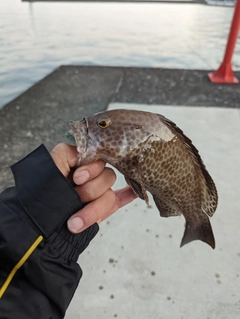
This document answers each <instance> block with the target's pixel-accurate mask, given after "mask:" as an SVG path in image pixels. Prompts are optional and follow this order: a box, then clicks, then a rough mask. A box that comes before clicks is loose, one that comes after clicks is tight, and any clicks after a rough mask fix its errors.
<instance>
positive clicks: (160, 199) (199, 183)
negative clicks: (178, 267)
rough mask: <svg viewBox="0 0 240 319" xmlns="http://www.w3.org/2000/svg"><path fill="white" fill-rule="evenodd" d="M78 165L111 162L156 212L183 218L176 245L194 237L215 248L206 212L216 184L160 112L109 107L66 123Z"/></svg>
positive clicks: (212, 202) (185, 139) (214, 204)
mask: <svg viewBox="0 0 240 319" xmlns="http://www.w3.org/2000/svg"><path fill="white" fill-rule="evenodd" d="M70 127H71V130H69V131H68V132H67V133H66V136H67V137H68V138H69V139H70V140H71V141H72V142H74V143H75V145H76V147H77V151H78V155H79V160H78V165H86V164H88V163H90V162H93V161H96V160H99V159H101V160H103V161H104V162H106V163H108V164H110V165H112V166H113V167H115V168H116V169H117V170H118V171H119V172H120V173H122V174H123V175H124V177H125V180H126V182H127V184H128V185H130V186H131V188H132V189H133V191H134V192H135V193H136V194H137V195H138V197H139V198H141V199H142V200H144V201H145V202H146V203H147V204H148V203H149V197H148V193H147V192H149V193H150V194H151V195H152V197H153V200H154V202H155V204H156V207H157V209H158V210H159V213H160V216H161V217H170V216H180V215H183V216H184V218H185V221H186V222H185V230H184V234H183V237H182V241H181V244H180V247H182V246H184V245H185V244H187V243H190V242H192V241H194V240H201V241H202V242H204V243H206V244H208V245H210V246H211V247H212V248H213V249H214V248H215V238H214V234H213V230H212V227H211V223H210V219H209V217H212V216H213V214H214V212H215V211H216V208H217V204H218V194H217V189H216V186H215V183H214V181H213V179H212V177H211V176H210V174H209V173H208V171H207V169H206V166H205V165H204V163H203V161H202V159H201V157H200V155H199V152H198V150H197V149H196V147H195V146H194V145H193V143H192V141H191V140H190V139H189V138H188V137H187V136H186V135H184V133H183V131H182V130H181V129H180V128H179V127H178V126H177V125H176V124H175V123H174V122H172V121H171V120H169V119H167V118H166V117H164V116H163V115H161V114H157V113H151V112H146V111H139V110H128V109H118V110H108V111H105V112H100V113H97V114H94V115H92V116H90V117H85V118H83V119H82V120H79V121H71V122H70Z"/></svg>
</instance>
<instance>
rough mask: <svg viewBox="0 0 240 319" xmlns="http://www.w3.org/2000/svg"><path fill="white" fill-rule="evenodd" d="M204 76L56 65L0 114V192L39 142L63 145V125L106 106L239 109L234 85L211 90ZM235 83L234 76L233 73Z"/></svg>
mask: <svg viewBox="0 0 240 319" xmlns="http://www.w3.org/2000/svg"><path fill="white" fill-rule="evenodd" d="M207 73H208V72H207V71H200V70H174V69H162V68H156V69H152V68H120V67H119V68H118V67H89V66H61V67H59V68H57V69H56V70H55V71H54V72H53V73H51V74H50V75H48V76H47V77H45V78H44V79H42V80H41V81H40V82H38V83H37V84H36V85H34V86H32V87H31V88H30V89H28V90H27V91H26V92H25V93H23V94H21V95H20V96H19V97H17V98H16V99H14V100H13V101H11V102H10V103H9V104H7V105H6V106H5V107H4V108H3V109H1V110H0V191H1V190H2V189H4V188H6V187H8V186H10V185H11V184H12V175H11V172H10V169H9V165H11V164H13V163H15V162H16V161H17V160H19V159H20V158H22V157H23V156H25V155H26V154H27V153H28V152H30V151H31V150H33V149H34V148H36V147H37V146H38V145H39V144H40V143H44V144H45V145H46V146H47V147H48V149H49V150H50V149H51V148H52V147H53V146H54V145H55V144H56V143H59V142H61V141H63V140H64V132H65V131H67V130H68V128H69V125H68V123H69V121H70V120H72V119H81V118H83V117H84V116H87V115H90V114H93V113H96V112H100V111H102V110H104V109H106V107H107V106H108V104H109V102H114V101H115V102H127V103H141V104H143V103H145V104H168V105H188V106H198V105H199V106H212V105H214V106H218V107H222V106H225V107H228V108H240V84H237V85H214V84H212V83H210V81H209V80H208V77H207ZM236 76H237V77H238V78H239V79H240V72H236Z"/></svg>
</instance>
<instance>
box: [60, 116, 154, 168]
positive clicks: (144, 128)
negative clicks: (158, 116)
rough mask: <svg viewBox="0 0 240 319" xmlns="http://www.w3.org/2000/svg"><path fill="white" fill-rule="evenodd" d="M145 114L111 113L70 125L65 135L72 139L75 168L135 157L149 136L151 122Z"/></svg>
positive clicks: (150, 134)
mask: <svg viewBox="0 0 240 319" xmlns="http://www.w3.org/2000/svg"><path fill="white" fill-rule="evenodd" d="M141 113H144V114H141ZM146 113H147V112H139V111H138V112H136V111H131V110H112V111H106V112H101V113H97V114H95V115H93V116H91V117H88V118H86V117H85V118H84V119H83V120H81V121H74V122H70V126H71V130H70V131H68V132H67V134H66V135H67V137H68V138H70V139H71V140H72V139H75V142H76V146H77V150H78V152H79V164H81V165H83V164H87V163H89V162H91V161H94V160H97V159H102V160H104V161H106V162H108V163H110V164H113V163H114V162H116V161H119V160H122V159H125V158H132V157H134V156H136V155H138V154H139V153H140V152H141V147H142V145H143V144H144V143H145V141H146V140H147V139H148V138H149V137H150V136H152V135H153V133H151V130H152V125H153V123H152V119H151V118H149V117H148V116H147V114H146ZM149 115H151V113H149Z"/></svg>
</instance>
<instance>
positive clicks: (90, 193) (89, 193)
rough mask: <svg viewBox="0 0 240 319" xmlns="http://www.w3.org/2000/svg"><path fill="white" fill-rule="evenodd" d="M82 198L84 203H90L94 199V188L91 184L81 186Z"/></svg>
mask: <svg viewBox="0 0 240 319" xmlns="http://www.w3.org/2000/svg"><path fill="white" fill-rule="evenodd" d="M80 197H81V200H82V201H83V202H90V201H91V200H92V199H93V198H94V188H93V187H91V184H89V183H86V184H84V185H83V186H81V190H80Z"/></svg>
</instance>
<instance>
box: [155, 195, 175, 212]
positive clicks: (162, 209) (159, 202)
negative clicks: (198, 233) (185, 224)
mask: <svg viewBox="0 0 240 319" xmlns="http://www.w3.org/2000/svg"><path fill="white" fill-rule="evenodd" d="M153 199H154V202H155V204H156V206H157V208H158V210H159V213H160V216H161V217H170V216H180V215H181V212H179V210H177V209H175V208H174V207H170V206H169V205H167V204H166V203H164V201H163V200H161V199H160V198H159V197H157V196H155V195H153Z"/></svg>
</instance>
